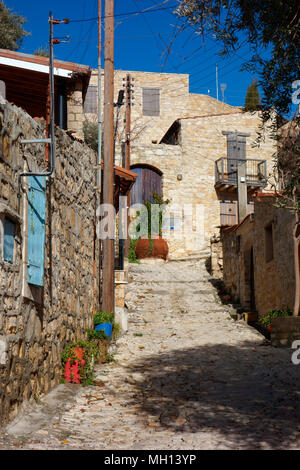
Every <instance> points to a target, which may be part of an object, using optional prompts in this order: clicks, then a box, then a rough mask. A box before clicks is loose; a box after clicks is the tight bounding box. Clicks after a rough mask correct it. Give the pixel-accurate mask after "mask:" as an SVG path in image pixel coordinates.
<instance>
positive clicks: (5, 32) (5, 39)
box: [0, 1, 29, 51]
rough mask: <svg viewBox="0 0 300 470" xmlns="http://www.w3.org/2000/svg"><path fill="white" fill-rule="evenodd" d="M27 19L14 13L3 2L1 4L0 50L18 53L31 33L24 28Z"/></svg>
mask: <svg viewBox="0 0 300 470" xmlns="http://www.w3.org/2000/svg"><path fill="white" fill-rule="evenodd" d="M26 21H27V20H26V19H25V18H23V17H22V16H20V15H18V14H15V13H12V8H7V7H6V5H5V4H4V2H3V1H1V2H0V48H1V49H10V50H11V51H16V50H17V49H19V47H20V46H21V44H22V41H23V38H24V36H28V35H29V33H28V32H27V31H25V29H24V28H23V24H24V23H26Z"/></svg>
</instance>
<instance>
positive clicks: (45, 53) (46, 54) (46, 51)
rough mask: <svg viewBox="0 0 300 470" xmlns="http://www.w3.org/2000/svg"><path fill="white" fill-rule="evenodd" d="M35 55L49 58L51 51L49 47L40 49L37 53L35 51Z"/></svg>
mask: <svg viewBox="0 0 300 470" xmlns="http://www.w3.org/2000/svg"><path fill="white" fill-rule="evenodd" d="M34 55H39V56H41V57H49V49H47V47H41V46H40V47H39V48H38V49H37V50H36V51H34Z"/></svg>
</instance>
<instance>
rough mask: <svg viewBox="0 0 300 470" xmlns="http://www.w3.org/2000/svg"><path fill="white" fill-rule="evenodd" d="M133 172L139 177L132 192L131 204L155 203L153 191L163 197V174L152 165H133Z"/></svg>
mask: <svg viewBox="0 0 300 470" xmlns="http://www.w3.org/2000/svg"><path fill="white" fill-rule="evenodd" d="M131 170H132V171H133V172H134V173H136V174H137V175H138V177H137V180H136V182H135V183H134V185H133V187H132V189H131V192H130V204H143V203H144V202H147V201H150V202H153V197H152V194H153V191H155V192H156V193H157V194H159V195H160V196H162V172H161V171H160V170H158V169H157V168H155V167H153V166H150V165H145V164H144V165H132V166H131Z"/></svg>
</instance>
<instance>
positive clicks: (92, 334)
mask: <svg viewBox="0 0 300 470" xmlns="http://www.w3.org/2000/svg"><path fill="white" fill-rule="evenodd" d="M86 331H87V335H88V340H89V341H91V340H93V339H96V340H99V341H101V340H102V339H107V338H108V336H107V335H106V334H105V333H104V331H103V330H100V331H97V330H86Z"/></svg>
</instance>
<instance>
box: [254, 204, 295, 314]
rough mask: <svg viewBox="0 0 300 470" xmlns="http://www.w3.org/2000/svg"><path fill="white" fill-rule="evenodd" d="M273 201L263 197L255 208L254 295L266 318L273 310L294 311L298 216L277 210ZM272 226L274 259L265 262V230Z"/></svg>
mask: <svg viewBox="0 0 300 470" xmlns="http://www.w3.org/2000/svg"><path fill="white" fill-rule="evenodd" d="M273 204H274V199H273V198H268V197H261V198H260V201H258V202H257V203H256V204H255V279H256V283H255V295H256V304H257V310H258V311H259V313H261V314H264V313H266V312H268V311H269V310H271V309H274V308H290V309H291V310H292V309H293V305H294V295H295V271H294V248H293V229H294V224H295V216H294V215H293V214H292V213H291V212H289V211H288V210H285V209H280V208H277V207H274V205H273ZM271 223H272V226H273V245H274V250H273V251H274V257H273V259H272V260H271V261H269V262H266V257H265V243H264V238H265V233H264V230H265V227H266V226H267V225H268V224H271Z"/></svg>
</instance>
